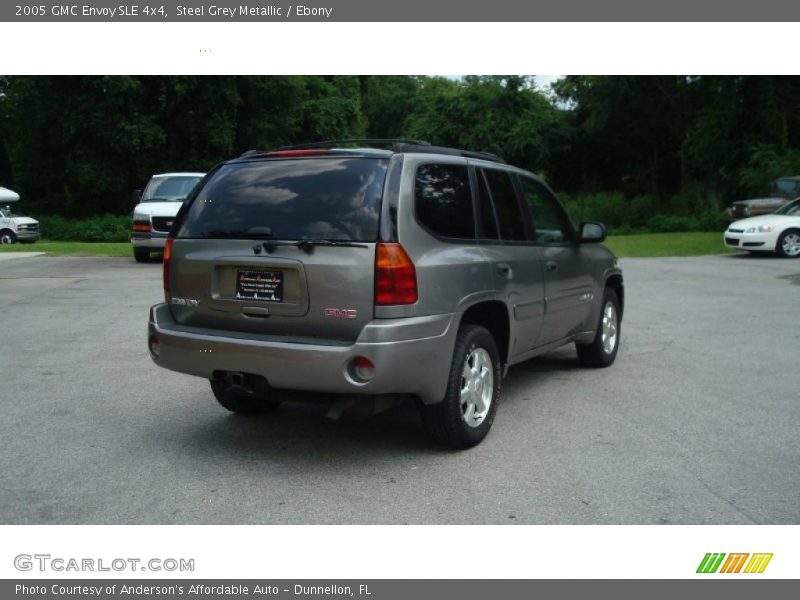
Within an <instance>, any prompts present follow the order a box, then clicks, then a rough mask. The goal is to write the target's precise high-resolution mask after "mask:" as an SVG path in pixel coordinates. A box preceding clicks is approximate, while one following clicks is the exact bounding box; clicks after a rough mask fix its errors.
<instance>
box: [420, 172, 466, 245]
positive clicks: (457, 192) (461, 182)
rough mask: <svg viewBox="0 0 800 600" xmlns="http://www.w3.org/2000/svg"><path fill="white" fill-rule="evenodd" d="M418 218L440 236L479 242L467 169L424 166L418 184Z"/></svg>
mask: <svg viewBox="0 0 800 600" xmlns="http://www.w3.org/2000/svg"><path fill="white" fill-rule="evenodd" d="M414 210H415V212H416V215H417V219H419V222H420V223H422V224H423V225H424V226H425V227H427V228H428V229H430V230H431V231H432V232H433V233H435V234H436V235H440V236H442V237H448V238H458V239H475V219H474V218H473V214H472V194H471V192H470V187H469V174H468V172H467V167H462V166H458V165H445V164H441V165H436V164H433V165H421V166H419V167H418V168H417V176H416V183H415V185H414Z"/></svg>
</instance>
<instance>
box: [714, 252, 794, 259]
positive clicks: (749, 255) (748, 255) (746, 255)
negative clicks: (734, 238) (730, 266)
mask: <svg viewBox="0 0 800 600" xmlns="http://www.w3.org/2000/svg"><path fill="white" fill-rule="evenodd" d="M722 256H724V257H725V258H727V259H729V260H734V259H745V260H765V259H769V258H780V257H779V256H777V255H776V254H773V253H772V252H736V253H728V254H723V255H722Z"/></svg>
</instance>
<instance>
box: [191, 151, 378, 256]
mask: <svg viewBox="0 0 800 600" xmlns="http://www.w3.org/2000/svg"><path fill="white" fill-rule="evenodd" d="M387 166H388V161H386V160H377V159H373V158H352V157H348V158H304V159H296V160H270V161H254V162H243V163H232V164H228V165H224V166H223V167H221V168H220V170H219V171H217V172H216V173H215V174H214V176H213V177H212V178H211V179H210V180H209V181H208V183H207V184H206V185H205V186H203V189H201V190H200V191H199V193H198V195H197V197H196V198H195V200H194V202H193V203H192V205H191V207H190V208H189V210H188V212H187V214H186V217H185V219H184V222H183V224H182V225H181V227H180V230H179V231H178V237H182V238H226V237H232V238H237V237H240V238H248V237H259V238H273V239H288V240H299V239H329V240H352V241H360V242H374V241H375V240H376V239H377V237H378V214H379V212H380V206H381V196H382V194H383V182H384V179H385V178H386V169H387Z"/></svg>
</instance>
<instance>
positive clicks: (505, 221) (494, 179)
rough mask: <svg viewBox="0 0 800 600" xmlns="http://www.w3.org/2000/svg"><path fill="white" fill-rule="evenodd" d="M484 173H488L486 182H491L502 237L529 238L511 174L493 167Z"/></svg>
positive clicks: (505, 238)
mask: <svg viewBox="0 0 800 600" xmlns="http://www.w3.org/2000/svg"><path fill="white" fill-rule="evenodd" d="M483 173H484V174H485V175H486V182H487V183H488V184H489V192H490V193H491V196H492V201H493V202H494V210H495V213H496V214H497V221H498V226H499V229H500V239H503V240H512V241H519V240H527V236H526V235H525V224H524V222H523V216H522V211H521V210H520V206H519V202H518V201H517V194H516V192H515V191H514V184H513V183H512V181H511V176H510V175H509V174H508V173H506V172H505V171H495V170H493V169H484V170H483Z"/></svg>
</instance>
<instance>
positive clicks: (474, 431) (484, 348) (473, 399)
mask: <svg viewBox="0 0 800 600" xmlns="http://www.w3.org/2000/svg"><path fill="white" fill-rule="evenodd" d="M500 383H501V369H500V356H499V353H498V351H497V344H496V343H495V341H494V338H493V337H492V334H491V333H489V331H488V330H487V329H485V328H484V327H480V326H478V325H464V326H462V327H461V328H460V329H459V331H458V337H457V338H456V347H455V350H454V352H453V361H452V363H451V365H450V377H449V379H448V383H447V392H446V394H445V397H444V400H442V401H441V402H439V403H437V404H431V405H421V406H420V412H421V414H422V421H423V423H424V424H425V428H426V429H427V430H428V433H429V434H430V435H431V436H432V437H433V438H434V439H435V440H436V441H438V442H440V443H442V444H445V445H447V446H450V447H452V448H458V449H464V448H471V447H472V446H475V445H476V444H478V443H480V442H481V440H483V438H485V437H486V434H487V433H489V429H491V427H492V423H493V422H494V416H495V414H496V413H497V403H498V401H499V399H500Z"/></svg>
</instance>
